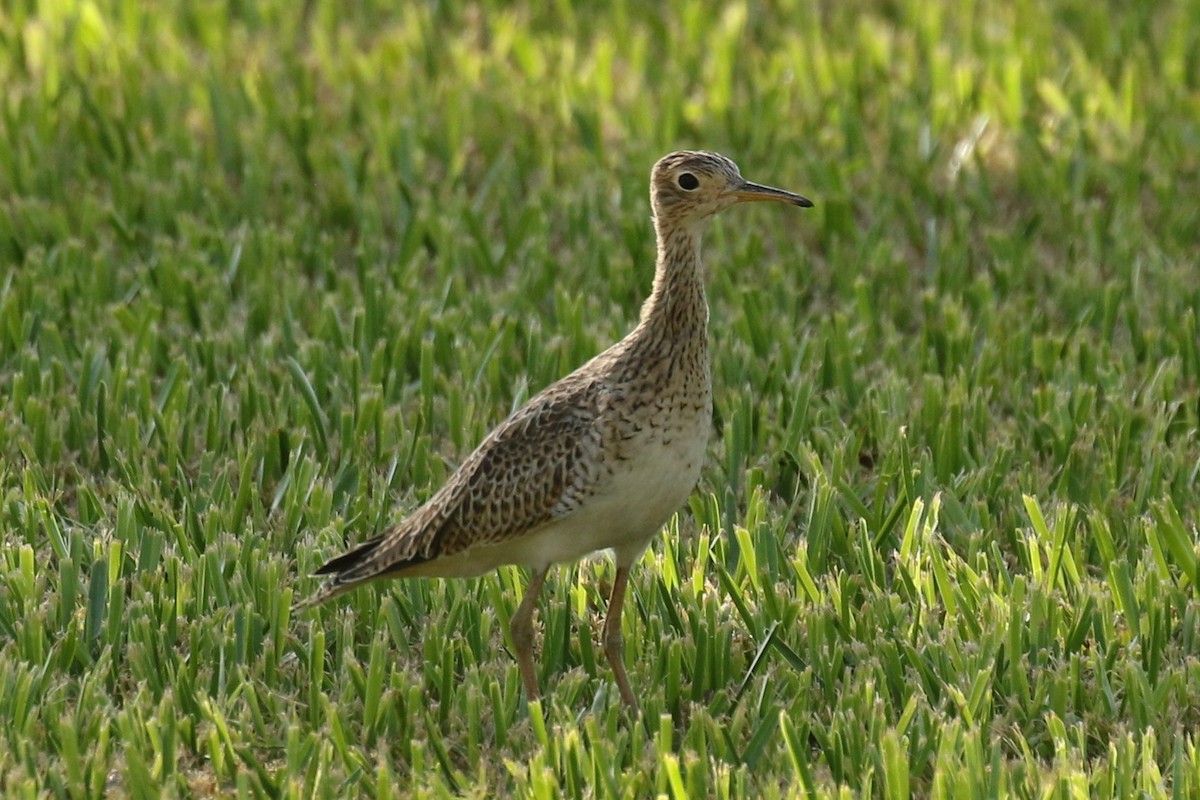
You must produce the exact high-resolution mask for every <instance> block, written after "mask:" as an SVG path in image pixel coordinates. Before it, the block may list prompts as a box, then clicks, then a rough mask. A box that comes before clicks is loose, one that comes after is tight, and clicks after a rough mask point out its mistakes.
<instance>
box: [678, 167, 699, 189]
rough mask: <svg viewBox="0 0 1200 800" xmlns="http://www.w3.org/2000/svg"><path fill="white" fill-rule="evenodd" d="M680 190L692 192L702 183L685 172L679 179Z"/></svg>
mask: <svg viewBox="0 0 1200 800" xmlns="http://www.w3.org/2000/svg"><path fill="white" fill-rule="evenodd" d="M678 181H679V188H680V189H684V190H685V191H689V192H690V191H692V190H694V189H695V188H696V187H697V186H699V185H700V181H699V180H698V179H697V178H696V176H695V175H693V174H692V173H690V172H685V173H683V174H682V175H680V176H679V178H678Z"/></svg>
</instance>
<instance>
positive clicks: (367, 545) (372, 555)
mask: <svg viewBox="0 0 1200 800" xmlns="http://www.w3.org/2000/svg"><path fill="white" fill-rule="evenodd" d="M384 538H385V536H384V534H380V535H379V536H375V537H372V538H370V539H368V540H367V541H365V542H363V543H362V544H360V545H359V546H358V547H355V548H354V549H353V550H350V551H349V552H346V553H342V554H341V555H340V556H338V557H337V558H334V559H331V560H329V561H326V562H325V563H324V564H322V565H321V567H320V568H319V569H317V571H316V572H314V573H313V574H314V575H329V576H330V578H329V580H327V581H326V582H325V584H324V585H323V586H321V588H320V589H318V590H317V593H316V594H314V595H313V596H312V597H309V598H308V599H306V600H301V601H300V602H299V603H296V604H295V605H294V606H292V611H293V612H295V611H302V610H304V609H306V608H312V607H313V606H316V605H320V604H321V603H324V602H325V601H326V600H330V599H332V598H334V597H337V596H338V595H339V594H343V593H345V592H348V591H350V590H351V589H356V588H358V587H359V586H361V585H362V584H364V583H368V582H370V581H374V580H379V579H381V578H390V577H392V576H394V575H396V573H399V572H403V571H404V568H405V567H410V566H412V565H414V564H419V563H421V562H423V561H428V558H425V557H422V556H417V557H414V558H411V559H408V560H406V561H403V562H401V563H399V564H391V565H388V566H384V565H383V564H380V563H379V562H378V560H377V559H376V556H377V552H376V551H378V550H379V546H380V545H381V544H383V541H384Z"/></svg>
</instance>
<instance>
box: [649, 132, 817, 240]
mask: <svg viewBox="0 0 1200 800" xmlns="http://www.w3.org/2000/svg"><path fill="white" fill-rule="evenodd" d="M753 201H766V202H775V203H787V204H789V205H793V206H801V207H804V208H809V207H811V206H812V201H811V200H809V199H808V198H805V197H801V196H800V195H798V194H792V193H791V192H785V191H784V190H782V189H774V188H772V187H770V186H762V185H760V184H757V183H751V182H750V181H748V180H746V179H745V178H743V177H742V173H741V170H739V169H738V166H737V164H735V163H733V162H732V161H731V160H729V159H728V158H726V157H725V156H723V155H721V154H720V153H711V152H708V151H706V150H681V151H679V152H676V153H670V154H668V155H665V156H663V157H662V158H660V159H659V161H658V163H657V164H655V165H654V169H653V171H652V172H651V173H650V203H651V206H652V207H653V209H654V217H655V219H656V220H657V222H658V224H659V225H662V224H664V223H666V224H679V225H685V226H690V225H694V224H696V223H698V222H700V221H701V220H704V219H707V218H708V217H711V216H712V215H713V214H715V213H717V212H718V211H720V210H722V209H724V208H728V207H729V206H731V205H733V204H735V203H745V202H753Z"/></svg>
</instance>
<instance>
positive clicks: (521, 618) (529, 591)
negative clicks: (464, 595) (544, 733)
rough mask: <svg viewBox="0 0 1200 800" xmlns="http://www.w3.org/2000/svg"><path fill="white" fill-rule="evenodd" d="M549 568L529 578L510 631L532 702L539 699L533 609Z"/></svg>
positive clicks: (522, 677)
mask: <svg viewBox="0 0 1200 800" xmlns="http://www.w3.org/2000/svg"><path fill="white" fill-rule="evenodd" d="M547 570H548V567H542V568H540V569H535V570H534V571H533V574H531V575H530V576H529V585H528V586H526V587H525V596H524V597H523V598H522V599H521V605H519V606H518V607H517V613H515V614H513V617H512V621H511V622H510V623H509V627H508V631H509V633H510V634H512V640H513V649H514V650H515V651H516V653H517V666H518V667H519V668H520V670H521V682H522V683H524V684H525V697H526V698H527V699H528V700H529V701H530V702H532V701H534V700H537V699H538V694H539V691H538V679H537V670H535V669H534V667H533V609H534V608H536V607H537V598H538V594H539V593H540V592H541V591H542V584H543V583H545V582H546V571H547Z"/></svg>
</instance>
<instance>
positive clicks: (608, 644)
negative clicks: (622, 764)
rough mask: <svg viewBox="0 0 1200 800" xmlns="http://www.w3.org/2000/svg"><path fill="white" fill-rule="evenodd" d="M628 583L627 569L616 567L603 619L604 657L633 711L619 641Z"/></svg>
mask: <svg viewBox="0 0 1200 800" xmlns="http://www.w3.org/2000/svg"><path fill="white" fill-rule="evenodd" d="M628 583H629V567H617V577H616V580H614V581H613V587H612V594H610V595H609V597H608V616H607V617H605V618H604V655H605V656H607V657H608V663H609V665H610V666H611V667H612V671H613V677H614V678H615V679H616V681H617V688H618V689H620V690H621V699H622V700H624V701H625V705H627V706H629V707H630V708H632V709H633V710H634V711H636V710H637V708H638V702H637V698H636V697H634V696H633V689H631V688H630V687H629V676H628V675H627V674H626V673H625V659H624V658H623V652H624V649H625V643H624V641H623V640H622V639H621V607H622V606H624V605H625V587H626V585H627V584H628Z"/></svg>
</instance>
